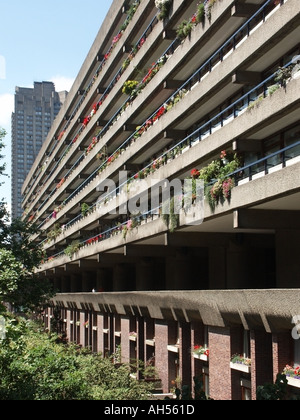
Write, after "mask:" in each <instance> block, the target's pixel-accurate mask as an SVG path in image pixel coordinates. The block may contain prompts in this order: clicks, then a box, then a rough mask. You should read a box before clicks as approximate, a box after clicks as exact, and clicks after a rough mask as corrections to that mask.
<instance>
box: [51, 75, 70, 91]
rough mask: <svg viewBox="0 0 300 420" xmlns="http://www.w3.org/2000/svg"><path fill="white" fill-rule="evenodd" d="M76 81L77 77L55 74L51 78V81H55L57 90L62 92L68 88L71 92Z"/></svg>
mask: <svg viewBox="0 0 300 420" xmlns="http://www.w3.org/2000/svg"><path fill="white" fill-rule="evenodd" d="M74 81H75V79H72V78H70V77H65V76H60V75H58V76H54V77H52V78H51V79H50V82H53V83H54V84H55V90H56V91H57V92H62V91H63V90H67V91H68V92H70V90H71V87H72V85H73V83H74Z"/></svg>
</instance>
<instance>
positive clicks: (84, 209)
mask: <svg viewBox="0 0 300 420" xmlns="http://www.w3.org/2000/svg"><path fill="white" fill-rule="evenodd" d="M89 210H90V206H89V205H88V204H87V203H83V204H81V214H82V216H83V217H85V216H87V214H88V212H89Z"/></svg>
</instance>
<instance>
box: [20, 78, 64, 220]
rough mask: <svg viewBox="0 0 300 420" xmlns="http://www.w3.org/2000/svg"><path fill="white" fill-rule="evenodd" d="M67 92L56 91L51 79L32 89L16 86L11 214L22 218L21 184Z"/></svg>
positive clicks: (38, 83) (37, 83) (36, 83)
mask: <svg viewBox="0 0 300 420" xmlns="http://www.w3.org/2000/svg"><path fill="white" fill-rule="evenodd" d="M66 95H67V92H60V93H58V92H56V91H55V86H54V84H53V83H52V82H41V83H40V82H35V83H34V87H33V88H24V87H18V86H17V87H16V92H15V111H14V112H13V114H12V217H13V219H15V218H18V217H21V216H22V213H23V210H22V192H21V191H22V186H23V183H24V181H25V179H26V177H27V175H28V173H29V171H30V169H31V167H32V165H33V163H34V161H35V159H36V157H37V155H38V153H39V151H40V150H41V147H42V145H43V143H44V141H45V140H46V138H47V135H48V133H49V131H50V128H51V125H52V123H53V121H54V119H55V118H56V116H57V114H58V112H59V110H60V107H61V105H62V103H63V102H64V100H65V98H66Z"/></svg>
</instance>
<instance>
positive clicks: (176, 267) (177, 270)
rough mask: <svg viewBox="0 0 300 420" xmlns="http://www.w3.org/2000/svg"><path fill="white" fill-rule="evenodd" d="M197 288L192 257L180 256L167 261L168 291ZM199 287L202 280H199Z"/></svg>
mask: <svg viewBox="0 0 300 420" xmlns="http://www.w3.org/2000/svg"><path fill="white" fill-rule="evenodd" d="M192 284H194V287H195V278H194V276H193V270H192V264H191V259H190V257H185V256H182V255H178V256H177V257H169V258H167V259H166V289H167V290H188V289H190V288H192ZM198 284H199V287H201V286H200V284H201V279H200V278H199V282H198Z"/></svg>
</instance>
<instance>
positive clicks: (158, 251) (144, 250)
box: [124, 245, 176, 258]
mask: <svg viewBox="0 0 300 420" xmlns="http://www.w3.org/2000/svg"><path fill="white" fill-rule="evenodd" d="M124 248H125V249H124V253H125V255H126V256H127V257H139V258H142V257H157V258H160V257H161V258H164V257H172V256H176V249H175V248H171V247H167V246H159V245H155V246H151V245H125V247H124Z"/></svg>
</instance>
